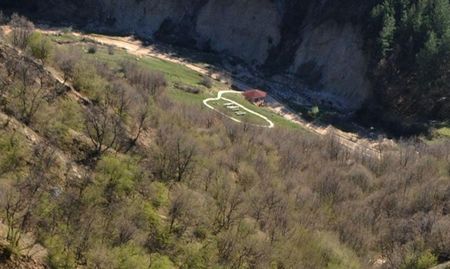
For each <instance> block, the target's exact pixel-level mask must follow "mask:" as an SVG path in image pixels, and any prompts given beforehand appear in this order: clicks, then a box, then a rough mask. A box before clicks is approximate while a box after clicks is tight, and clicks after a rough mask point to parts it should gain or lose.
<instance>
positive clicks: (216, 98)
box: [203, 91, 275, 128]
mask: <svg viewBox="0 0 450 269" xmlns="http://www.w3.org/2000/svg"><path fill="white" fill-rule="evenodd" d="M224 93H239V94H242V92H239V91H219V93H218V94H217V97H214V98H207V99H205V100H203V104H204V105H205V106H206V107H208V108H209V109H212V110H214V111H216V112H218V113H219V114H221V115H222V116H225V117H227V118H229V119H231V120H232V121H235V122H238V123H242V121H241V120H239V119H236V118H233V117H231V116H228V115H227V114H225V113H223V112H221V111H219V110H218V109H216V108H214V107H213V106H212V105H210V104H208V102H210V101H219V100H220V99H223V100H225V101H228V102H230V103H233V104H235V105H237V106H239V107H240V108H242V109H243V110H245V111H247V112H249V113H251V114H253V115H256V116H258V117H260V118H262V119H263V120H265V121H267V122H268V123H269V126H264V125H258V124H251V125H255V126H258V127H264V128H273V127H275V124H274V123H273V122H272V121H271V120H269V119H268V118H267V117H266V116H263V115H261V114H259V113H258V112H255V111H253V110H251V109H249V108H246V107H245V106H243V105H241V104H239V103H238V102H236V101H233V100H231V99H228V98H225V97H222V95H223V94H224Z"/></svg>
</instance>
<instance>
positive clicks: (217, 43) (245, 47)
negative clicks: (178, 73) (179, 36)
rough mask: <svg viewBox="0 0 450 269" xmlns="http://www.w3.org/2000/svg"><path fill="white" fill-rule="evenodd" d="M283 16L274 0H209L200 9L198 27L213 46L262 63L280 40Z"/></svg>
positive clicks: (202, 35) (249, 60)
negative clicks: (280, 25) (280, 26)
mask: <svg viewBox="0 0 450 269" xmlns="http://www.w3.org/2000/svg"><path fill="white" fill-rule="evenodd" d="M281 16H282V14H281V13H280V12H278V10H277V7H276V5H275V3H274V1H271V0H241V1H236V0H210V1H208V3H207V4H206V5H205V6H204V7H203V8H202V9H201V11H200V13H199V16H198V18H197V21H196V30H197V32H198V34H199V37H200V38H201V39H202V40H203V41H206V42H208V41H209V42H210V45H211V47H212V48H213V49H214V50H217V51H225V52H226V53H229V54H231V55H233V56H236V57H238V58H241V59H243V60H245V61H247V62H249V63H255V64H262V63H264V62H265V61H266V59H267V56H268V52H269V50H270V48H271V47H272V46H274V45H276V44H278V42H279V40H280V32H279V24H280V20H281Z"/></svg>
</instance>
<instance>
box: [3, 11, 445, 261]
mask: <svg viewBox="0 0 450 269" xmlns="http://www.w3.org/2000/svg"><path fill="white" fill-rule="evenodd" d="M1 29H2V32H1V34H0V152H1V154H0V221H1V225H0V227H1V228H2V229H1V230H0V240H1V241H0V245H1V247H0V268H8V269H9V268H11V267H14V266H16V267H19V268H20V267H22V268H28V266H29V265H30V266H35V265H36V266H37V268H41V267H49V268H77V269H91V268H114V269H116V268H118V269H122V268H137V269H140V268H142V269H144V268H145V269H149V268H150V269H172V268H218V269H221V268H236V269H237V268H239V269H240V268H244V269H266V268H274V269H284V268H311V269H322V268H326V269H359V268H378V269H379V268H383V269H394V268H395V269H396V268H405V269H409V268H430V267H432V266H434V265H436V264H438V263H441V262H448V261H449V260H450V184H449V182H450V144H449V143H448V141H436V142H434V143H430V144H425V143H422V142H420V141H417V140H415V141H400V142H399V144H398V145H395V146H393V148H392V149H387V148H385V147H380V148H378V150H379V155H377V156H376V157H373V156H372V154H367V152H365V151H364V150H363V149H362V150H359V149H357V150H350V149H349V148H347V147H342V146H341V144H340V143H338V142H337V141H336V139H335V138H334V137H333V136H330V137H319V136H316V135H313V134H311V133H309V132H307V131H305V130H302V129H298V128H296V129H295V128H291V127H292V126H291V125H287V124H286V125H283V126H281V125H280V126H278V125H277V126H276V128H272V129H270V128H260V127H255V126H254V125H251V124H245V123H237V122H235V121H231V120H230V119H229V118H227V117H223V116H222V115H221V114H219V113H215V112H214V111H212V110H210V109H208V108H206V107H205V106H204V105H203V104H202V101H203V100H204V99H205V98H208V97H215V96H216V95H217V92H218V90H219V89H229V88H230V85H229V84H225V83H222V82H220V81H212V80H211V81H209V83H205V81H204V79H205V78H204V77H202V76H201V75H200V74H198V73H196V72H194V71H193V70H190V69H187V68H185V67H184V66H182V65H179V64H177V63H173V62H167V61H162V60H160V59H155V58H152V57H148V56H142V57H137V58H136V56H134V55H129V54H128V53H127V52H126V51H124V50H120V49H119V48H117V47H112V46H105V45H102V44H99V43H97V42H95V41H94V40H92V39H89V38H84V37H80V36H77V35H75V34H71V33H70V31H67V30H66V31H64V32H63V31H61V32H55V33H53V34H43V33H42V32H40V31H35V28H34V25H33V23H32V22H30V21H28V20H27V19H26V18H24V17H21V16H18V15H13V16H12V17H11V20H10V21H9V22H8V26H7V27H3V28H1ZM3 30H5V31H3ZM211 85H212V87H211ZM37 246H40V247H38V248H37ZM36 253H38V254H40V255H41V258H42V259H43V260H41V262H40V263H37V262H35V261H34V260H33V256H34V255H36ZM22 262H24V263H22ZM31 268H35V267H31Z"/></svg>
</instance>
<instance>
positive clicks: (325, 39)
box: [0, 0, 374, 109]
mask: <svg viewBox="0 0 450 269" xmlns="http://www.w3.org/2000/svg"><path fill="white" fill-rule="evenodd" d="M8 2H9V3H14V4H15V5H16V7H20V8H24V7H26V6H30V3H29V2H30V1H27V0H6V2H5V3H8ZM85 2H86V0H80V1H76V0H51V1H38V3H36V2H35V3H34V4H33V5H34V7H33V8H34V10H36V5H37V6H38V9H39V10H42V11H45V16H46V18H47V19H53V20H59V21H61V20H67V19H69V17H68V16H69V15H70V16H72V17H73V18H74V19H75V20H77V21H79V22H82V23H84V24H89V25H90V26H91V28H95V27H101V28H102V29H108V30H111V31H116V32H120V33H123V34H131V33H133V34H138V35H140V36H143V37H147V38H156V39H160V40H163V41H165V42H170V43H175V44H177V45H183V46H189V47H196V48H199V49H206V48H207V49H211V50H213V51H216V52H218V53H222V54H228V55H231V56H234V57H237V58H240V59H242V60H244V61H245V62H247V63H248V64H251V65H254V66H261V67H263V68H264V69H265V70H266V71H267V70H268V71H269V72H268V73H269V74H271V75H275V74H282V73H290V74H293V75H295V76H297V77H298V78H299V80H303V81H306V82H307V84H308V85H309V86H310V87H311V88H312V89H316V90H320V92H321V93H323V94H324V95H328V96H329V97H330V99H333V98H334V97H336V98H340V99H342V100H345V101H346V102H345V103H346V105H347V106H348V107H349V108H351V109H357V108H358V107H359V106H360V105H361V104H362V103H363V102H364V100H365V99H366V98H367V97H368V96H370V83H369V82H368V79H367V76H366V71H367V60H366V56H365V55H364V53H363V38H362V34H361V30H360V29H361V27H360V25H359V24H360V22H359V18H360V17H361V16H365V15H364V10H366V9H367V10H368V9H369V8H370V4H368V3H369V2H370V3H371V2H374V1H371V0H370V1H368V2H367V3H366V2H365V1H358V0H321V1H314V0H189V1H187V0H91V1H88V2H89V3H88V5H89V9H90V10H86V5H87V3H85ZM361 2H364V3H361ZM1 5H2V4H0V6H1ZM65 7H70V9H68V11H67V12H69V10H70V14H67V15H66V16H64V15H63V14H64V8H65ZM74 7H75V8H74ZM52 11H53V13H54V14H55V15H54V16H51V15H49V14H52ZM33 13H34V14H35V13H36V12H33ZM73 14H82V15H77V16H74V15H73Z"/></svg>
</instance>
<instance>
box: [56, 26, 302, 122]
mask: <svg viewBox="0 0 450 269" xmlns="http://www.w3.org/2000/svg"><path fill="white" fill-rule="evenodd" d="M51 39H52V40H53V41H54V42H59V43H60V45H59V46H65V44H61V43H64V42H67V44H70V42H71V41H72V42H73V44H72V45H74V44H75V45H76V46H80V48H81V49H82V50H83V51H84V52H86V54H85V56H86V58H87V59H91V60H97V61H100V62H103V63H106V64H107V65H108V66H109V67H110V68H112V69H119V68H120V63H121V62H123V61H134V62H137V63H138V64H139V65H141V66H142V67H144V68H148V69H150V70H154V71H159V72H162V73H164V74H165V76H166V78H167V80H168V82H169V87H168V91H167V92H168V95H169V97H170V98H172V99H173V100H174V101H177V102H181V103H185V104H189V105H193V106H196V105H198V106H203V103H202V102H203V100H204V99H206V98H209V97H213V96H215V95H216V94H217V91H218V90H226V89H229V86H228V85H225V84H223V83H220V82H217V81H214V82H213V87H212V88H213V89H214V90H210V89H207V88H205V87H203V86H201V85H200V83H201V80H202V75H201V74H199V73H197V72H195V71H193V70H191V69H189V68H187V67H185V66H183V65H181V64H177V63H172V62H168V61H164V60H161V59H157V58H154V57H150V56H147V57H137V56H134V55H131V54H128V53H127V52H126V50H124V49H120V48H115V49H114V52H113V53H112V54H111V53H110V51H109V50H108V47H106V46H102V45H98V44H97V49H96V53H91V54H90V53H87V51H88V48H89V46H92V45H93V42H92V41H91V40H89V39H83V38H80V37H77V36H75V35H73V34H70V33H64V34H61V35H51ZM78 42H82V43H78ZM83 42H85V43H83ZM176 83H181V84H185V85H191V86H194V87H198V88H201V92H200V93H199V94H192V93H188V92H185V91H182V90H179V89H177V88H175V87H174V84H176ZM224 97H226V98H229V99H232V100H234V101H236V102H238V103H239V104H241V105H243V106H245V107H247V108H249V109H252V110H254V111H255V112H258V113H260V114H261V115H264V116H266V117H267V118H269V119H270V120H271V121H272V122H273V123H274V124H275V126H276V127H282V128H289V129H299V130H304V129H303V128H302V127H301V126H299V125H298V124H295V123H293V122H291V121H289V120H287V119H285V118H283V117H281V116H280V115H278V114H276V113H274V112H272V111H270V110H268V109H266V108H263V107H258V106H255V105H253V104H251V103H249V102H247V101H246V100H245V99H244V98H243V97H242V96H241V95H240V94H225V95H224ZM213 105H214V104H213ZM217 108H218V109H220V111H222V112H224V113H225V114H226V115H229V116H232V117H234V118H237V119H241V120H242V121H244V122H249V123H252V124H257V125H266V124H267V122H266V121H265V120H264V119H262V118H260V117H257V116H255V115H252V114H250V113H248V114H247V115H245V116H237V115H236V114H235V113H234V112H233V111H229V110H227V109H226V108H224V107H223V103H222V104H217Z"/></svg>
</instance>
